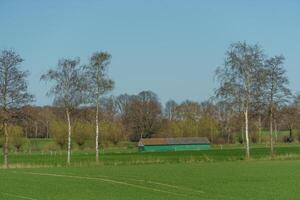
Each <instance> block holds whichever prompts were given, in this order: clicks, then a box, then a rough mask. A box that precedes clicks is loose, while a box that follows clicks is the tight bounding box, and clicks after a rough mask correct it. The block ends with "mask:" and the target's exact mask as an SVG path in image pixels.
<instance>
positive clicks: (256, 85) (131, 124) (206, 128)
mask: <svg viewBox="0 0 300 200" xmlns="http://www.w3.org/2000/svg"><path fill="white" fill-rule="evenodd" d="M284 60H285V58H284V57H283V56H282V55H279V56H272V57H269V56H267V55H266V54H265V52H264V51H263V50H262V48H261V47H260V46H258V45H251V44H247V43H246V42H237V43H233V44H232V45H231V46H230V47H229V48H228V50H227V51H226V53H225V61H224V64H223V65H222V66H221V67H218V68H217V70H216V78H217V80H218V82H219V87H218V88H217V89H216V91H215V95H214V96H213V97H211V98H210V99H209V100H208V101H204V102H195V101H190V100H186V101H184V102H175V101H173V100H170V101H168V102H167V103H166V104H165V105H162V104H161V102H160V101H159V97H158V96H157V95H156V94H155V93H154V92H152V91H142V92H140V93H138V94H134V95H129V94H122V95H119V96H107V94H108V93H109V92H111V91H112V90H113V88H114V81H113V80H111V79H110V78H109V76H108V74H107V69H108V66H109V64H110V62H111V55H110V54H109V53H107V52H96V53H94V54H93V55H92V56H91V57H90V59H89V62H88V63H86V64H85V63H84V64H81V63H80V59H79V58H75V59H72V58H65V59H60V60H59V61H58V64H57V66H56V67H54V68H52V69H50V70H48V72H46V73H45V74H44V75H42V76H41V80H42V81H45V82H48V83H49V84H50V85H51V88H50V90H49V91H48V93H47V95H49V96H51V97H53V98H54V102H53V105H52V106H46V107H37V106H30V104H32V102H33V101H34V96H33V95H31V94H30V93H29V92H28V91H27V80H26V79H27V76H28V72H26V71H23V70H22V69H21V64H22V62H23V59H22V58H21V56H20V55H18V54H17V53H16V52H14V51H12V50H3V51H2V52H1V55H0V107H1V115H0V116H1V118H0V120H1V124H2V126H1V132H2V133H3V139H2V141H3V142H2V146H3V151H4V159H5V164H7V163H8V161H7V157H8V156H7V155H8V148H9V144H10V142H11V141H14V140H15V141H16V139H14V140H13V139H12V138H14V137H15V138H18V137H17V136H20V135H22V136H25V137H27V138H31V137H34V138H39V137H40V138H49V137H51V138H53V139H54V140H55V141H56V143H57V144H58V145H59V146H60V147H61V148H65V147H67V149H68V160H67V161H68V163H70V159H71V148H72V144H73V141H72V140H74V141H75V142H76V143H77V144H78V146H80V147H83V146H84V144H85V143H86V141H88V140H94V148H95V150H96V161H98V155H99V145H101V144H104V143H107V142H108V143H114V144H117V143H118V142H120V141H124V140H126V141H138V140H139V139H140V138H149V137H186V136H190V137H193V136H205V137H208V138H209V139H210V141H211V142H212V143H216V144H223V143H237V142H239V143H245V144H246V149H247V151H246V152H247V156H250V150H249V149H250V148H249V144H250V143H251V142H252V143H257V142H260V143H262V142H265V143H269V144H270V146H271V152H272V153H273V144H274V143H275V142H276V140H277V141H278V134H277V133H278V132H279V131H281V130H289V132H290V134H289V135H288V136H286V137H285V138H280V140H284V141H286V142H292V141H294V140H297V139H299V133H298V129H299V127H298V124H299V121H298V120H299V119H300V117H299V116H298V115H299V105H298V102H299V101H298V100H299V99H300V98H299V96H298V97H297V95H292V93H291V91H290V90H289V88H288V78H287V76H286V72H285V69H284ZM199 87H200V86H199ZM266 130H267V131H268V132H269V134H268V137H266V134H264V133H265V131H266ZM13 132H18V134H15V133H13ZM13 136H14V137H13ZM10 137H11V140H10ZM19 143H20V142H19ZM17 146H20V145H17Z"/></svg>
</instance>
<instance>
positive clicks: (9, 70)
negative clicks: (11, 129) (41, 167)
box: [0, 50, 33, 168]
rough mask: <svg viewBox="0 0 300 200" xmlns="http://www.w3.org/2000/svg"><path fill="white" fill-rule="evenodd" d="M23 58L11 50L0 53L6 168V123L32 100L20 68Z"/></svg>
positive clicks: (7, 142)
mask: <svg viewBox="0 0 300 200" xmlns="http://www.w3.org/2000/svg"><path fill="white" fill-rule="evenodd" d="M22 62H23V59H22V58H21V56H20V55H18V54H17V53H16V52H14V51H12V50H3V51H2V52H1V54H0V106H1V110H2V113H1V114H2V116H1V119H2V124H3V129H4V141H5V142H4V147H3V154H4V166H5V167H6V168H8V166H9V163H8V144H9V133H8V129H7V127H8V124H9V123H10V122H11V120H12V119H13V118H14V116H15V115H16V113H15V112H16V111H17V110H18V109H19V108H20V107H21V106H23V105H25V104H28V103H29V102H32V101H33V96H32V95H31V94H29V93H28V92H27V82H26V78H27V76H28V72H27V71H22V70H21V69H20V64H21V63H22Z"/></svg>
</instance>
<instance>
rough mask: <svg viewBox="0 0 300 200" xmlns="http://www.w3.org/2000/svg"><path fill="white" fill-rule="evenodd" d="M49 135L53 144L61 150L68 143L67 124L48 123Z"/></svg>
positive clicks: (58, 122)
mask: <svg viewBox="0 0 300 200" xmlns="http://www.w3.org/2000/svg"><path fill="white" fill-rule="evenodd" d="M50 135H51V136H52V138H53V139H54V141H55V143H56V144H58V145H59V146H60V148H61V149H63V148H64V147H65V146H66V144H67V141H68V128H67V124H66V123H65V122H63V121H53V122H51V123H50Z"/></svg>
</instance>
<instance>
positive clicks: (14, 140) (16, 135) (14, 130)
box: [8, 126, 27, 152]
mask: <svg viewBox="0 0 300 200" xmlns="http://www.w3.org/2000/svg"><path fill="white" fill-rule="evenodd" d="M8 134H9V136H10V137H9V138H10V140H9V141H10V143H11V145H13V146H14V147H15V148H16V150H17V152H19V151H20V150H21V148H22V146H23V145H24V144H25V143H26V142H27V138H25V137H24V136H23V130H22V127H20V126H9V127H8Z"/></svg>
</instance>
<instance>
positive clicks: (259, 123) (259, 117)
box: [258, 114, 262, 144]
mask: <svg viewBox="0 0 300 200" xmlns="http://www.w3.org/2000/svg"><path fill="white" fill-rule="evenodd" d="M258 126H259V128H258V129H259V130H258V131H259V143H260V144H261V143H262V122H261V114H259V116H258Z"/></svg>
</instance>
